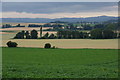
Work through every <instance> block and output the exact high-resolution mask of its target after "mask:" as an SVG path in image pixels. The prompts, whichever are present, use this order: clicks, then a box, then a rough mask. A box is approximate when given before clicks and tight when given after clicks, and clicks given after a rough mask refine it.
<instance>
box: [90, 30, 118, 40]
mask: <svg viewBox="0 0 120 80" xmlns="http://www.w3.org/2000/svg"><path fill="white" fill-rule="evenodd" d="M90 34H91V38H92V39H113V38H117V34H116V33H115V32H113V31H112V30H108V29H105V30H102V29H94V30H91V32H90Z"/></svg>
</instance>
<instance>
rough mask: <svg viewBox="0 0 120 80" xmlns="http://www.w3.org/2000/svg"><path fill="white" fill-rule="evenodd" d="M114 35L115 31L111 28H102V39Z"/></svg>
mask: <svg viewBox="0 0 120 80" xmlns="http://www.w3.org/2000/svg"><path fill="white" fill-rule="evenodd" d="M114 37H115V33H114V32H113V31H112V30H108V29H106V30H104V31H103V38H104V39H112V38H114Z"/></svg>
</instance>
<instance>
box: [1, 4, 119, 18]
mask: <svg viewBox="0 0 120 80" xmlns="http://www.w3.org/2000/svg"><path fill="white" fill-rule="evenodd" d="M0 13H2V17H3V18H63V17H74V18H75V17H76V18H79V17H93V16H101V15H106V16H117V15H118V3H117V2H3V3H2V11H1V12H0Z"/></svg>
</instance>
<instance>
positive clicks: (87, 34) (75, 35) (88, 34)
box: [14, 27, 120, 39]
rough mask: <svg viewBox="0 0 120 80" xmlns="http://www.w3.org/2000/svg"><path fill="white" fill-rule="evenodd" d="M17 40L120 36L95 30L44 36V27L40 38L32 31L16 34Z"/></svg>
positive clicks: (64, 31) (106, 30)
mask: <svg viewBox="0 0 120 80" xmlns="http://www.w3.org/2000/svg"><path fill="white" fill-rule="evenodd" d="M14 38H15V39H38V38H40V39H88V38H91V39H113V38H120V34H117V33H115V32H114V31H112V30H108V29H105V30H102V29H93V30H91V31H90V32H80V31H76V30H74V31H71V30H63V31H58V32H57V34H56V35H55V34H49V33H48V32H47V33H46V34H45V35H42V27H41V28H40V37H38V31H36V30H32V31H31V32H30V33H29V31H21V32H18V33H17V34H16V36H15V37H14Z"/></svg>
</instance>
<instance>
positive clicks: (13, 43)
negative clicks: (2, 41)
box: [7, 41, 18, 47]
mask: <svg viewBox="0 0 120 80" xmlns="http://www.w3.org/2000/svg"><path fill="white" fill-rule="evenodd" d="M17 45H18V44H17V43H16V42H12V41H8V42H7V46H8V47H17Z"/></svg>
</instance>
